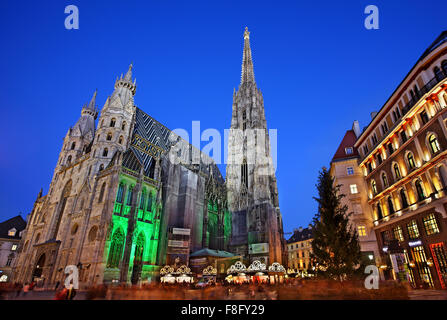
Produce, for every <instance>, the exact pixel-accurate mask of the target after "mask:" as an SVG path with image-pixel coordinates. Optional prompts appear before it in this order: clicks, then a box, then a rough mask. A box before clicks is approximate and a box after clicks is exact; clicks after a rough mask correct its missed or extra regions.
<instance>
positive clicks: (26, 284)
mask: <svg viewBox="0 0 447 320" xmlns="http://www.w3.org/2000/svg"><path fill="white" fill-rule="evenodd" d="M28 291H29V284H28V282H27V283H25V286H24V287H23V296H26V294H27V293H28Z"/></svg>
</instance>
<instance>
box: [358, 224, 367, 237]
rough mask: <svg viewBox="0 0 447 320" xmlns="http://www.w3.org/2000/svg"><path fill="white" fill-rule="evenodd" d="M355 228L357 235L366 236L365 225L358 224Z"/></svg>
mask: <svg viewBox="0 0 447 320" xmlns="http://www.w3.org/2000/svg"><path fill="white" fill-rule="evenodd" d="M357 230H358V232H359V237H366V227H365V226H358V227H357Z"/></svg>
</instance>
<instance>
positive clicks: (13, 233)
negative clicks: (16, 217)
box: [8, 228, 17, 237]
mask: <svg viewBox="0 0 447 320" xmlns="http://www.w3.org/2000/svg"><path fill="white" fill-rule="evenodd" d="M16 232H17V230H16V229H15V228H12V229H10V230H9V231H8V236H10V237H14V236H15V235H16Z"/></svg>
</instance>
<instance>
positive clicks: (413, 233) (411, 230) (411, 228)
mask: <svg viewBox="0 0 447 320" xmlns="http://www.w3.org/2000/svg"><path fill="white" fill-rule="evenodd" d="M407 230H408V236H409V237H410V239H416V238H418V237H419V229H418V225H417V223H416V220H412V221H411V222H410V223H408V224H407Z"/></svg>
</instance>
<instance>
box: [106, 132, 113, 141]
mask: <svg viewBox="0 0 447 320" xmlns="http://www.w3.org/2000/svg"><path fill="white" fill-rule="evenodd" d="M110 140H112V133H111V132H109V133H108V134H107V141H110Z"/></svg>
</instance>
